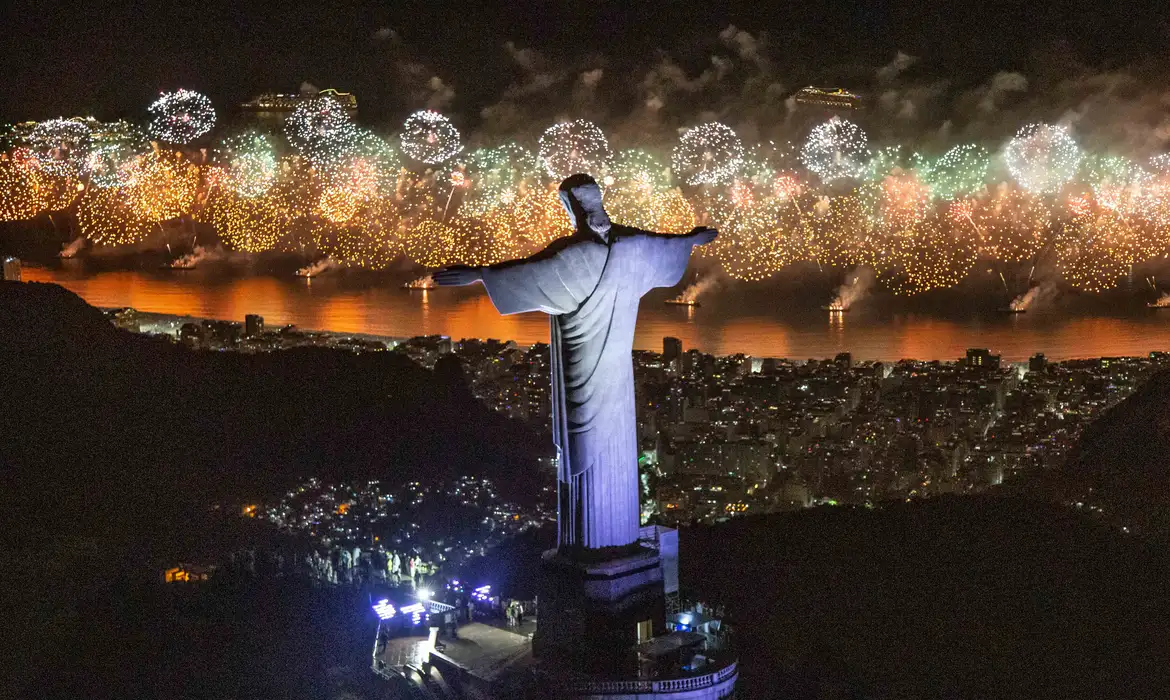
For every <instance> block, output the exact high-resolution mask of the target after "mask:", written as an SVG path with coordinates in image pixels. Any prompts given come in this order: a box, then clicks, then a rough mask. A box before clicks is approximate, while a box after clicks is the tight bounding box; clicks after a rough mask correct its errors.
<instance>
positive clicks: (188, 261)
mask: <svg viewBox="0 0 1170 700" xmlns="http://www.w3.org/2000/svg"><path fill="white" fill-rule="evenodd" d="M227 255H228V254H227V251H226V250H224V249H223V248H222V247H221V246H215V247H214V248H210V247H207V246H201V245H197V246H195V248H194V249H193V250H192V251H191V252H190V253H187V254H186V255H184V256H182V257H180V258H177V259H176V260H175V261H174V262H172V263H171V265H170V266H171V268H172V269H175V270H193V269H195V266H197V265H198V264H199V263H202V262H211V261H215V260H223V259H225V258H226V257H227Z"/></svg>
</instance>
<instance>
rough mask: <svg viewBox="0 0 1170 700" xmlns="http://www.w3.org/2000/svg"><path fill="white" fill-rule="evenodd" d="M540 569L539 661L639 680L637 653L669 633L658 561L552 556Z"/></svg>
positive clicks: (637, 550)
mask: <svg viewBox="0 0 1170 700" xmlns="http://www.w3.org/2000/svg"><path fill="white" fill-rule="evenodd" d="M541 566H542V571H541V580H540V584H539V588H538V591H539V597H538V599H537V600H538V605H539V610H538V612H537V625H536V634H535V636H534V637H533V641H532V652H533V655H534V656H536V657H538V658H539V659H540V660H541V661H542V662H551V663H555V664H557V665H558V666H564V667H567V668H571V669H573V670H574V671H579V672H584V673H593V674H596V673H600V674H605V675H611V674H613V675H618V676H620V675H622V674H624V673H629V672H631V671H635V672H636V657H634V656H633V655H632V654H631V653H630V650H631V649H632V648H633V647H634V646H635V645H636V644H637V643H638V642H640V641H644V640H646V639H649V638H651V637H653V636H656V635H659V634H662V633H663V631H664V628H665V622H664V621H665V619H666V602H665V595H664V593H663V587H662V566H661V564H660V562H659V558H658V553H657V552H655V551H654V550H652V549H646V548H643V547H638V546H631V547H629V548H622V550H621V551H617V552H609V551H605V552H596V551H590V550H584V551H581V552H573V553H570V552H566V551H564V550H550V551H548V552H545V553H544V557H543V561H542V563H541ZM627 666H629V667H630V668H627Z"/></svg>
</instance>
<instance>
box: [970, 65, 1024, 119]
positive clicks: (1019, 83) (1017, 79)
mask: <svg viewBox="0 0 1170 700" xmlns="http://www.w3.org/2000/svg"><path fill="white" fill-rule="evenodd" d="M1027 89H1028V78H1027V77H1025V76H1024V74H1023V73H1015V72H1007V71H1000V72H999V73H996V74H995V75H994V76H992V78H991V82H990V83H988V84H987V86H986V87H985V88H984V89H983V96H982V97H981V98H979V105H978V107H979V110H980V111H982V112H994V111H995V110H996V108H998V107H999V102H1000V99H1001V98H1003V97H1004V96H1005V95H1006V94H1007V93H1009V92H1025V91H1027Z"/></svg>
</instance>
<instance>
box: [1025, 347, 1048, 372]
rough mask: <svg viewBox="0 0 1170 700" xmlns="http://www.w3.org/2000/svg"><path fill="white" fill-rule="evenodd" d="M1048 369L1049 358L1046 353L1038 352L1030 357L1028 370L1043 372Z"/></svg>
mask: <svg viewBox="0 0 1170 700" xmlns="http://www.w3.org/2000/svg"><path fill="white" fill-rule="evenodd" d="M1046 369H1048V358H1047V357H1044V353H1042V352H1038V353H1036V354H1035V355H1033V356H1031V357H1029V358H1028V371H1029V372H1037V373H1042V372H1044V370H1046Z"/></svg>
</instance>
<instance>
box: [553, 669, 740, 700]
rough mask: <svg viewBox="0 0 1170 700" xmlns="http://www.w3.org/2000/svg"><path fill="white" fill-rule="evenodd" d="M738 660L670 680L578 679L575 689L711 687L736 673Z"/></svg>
mask: <svg viewBox="0 0 1170 700" xmlns="http://www.w3.org/2000/svg"><path fill="white" fill-rule="evenodd" d="M736 666H737V664H736V662H735V661H732V662H731V663H730V664H728V665H727V666H724V667H723V668H721V669H719V670H718V671H716V672H714V673H708V674H706V675H703V676H692V677H691V678H676V679H674V680H668V681H578V682H577V683H575V684H574V686H575V687H574V690H576V692H577V693H579V694H582V695H626V694H630V693H677V692H680V691H684V690H699V689H701V688H710V687H711V686H715V685H719V684H720V683H723V682H725V681H727V680H728V679H729V678H731V677H732V676H734V675H735V673H736Z"/></svg>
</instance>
